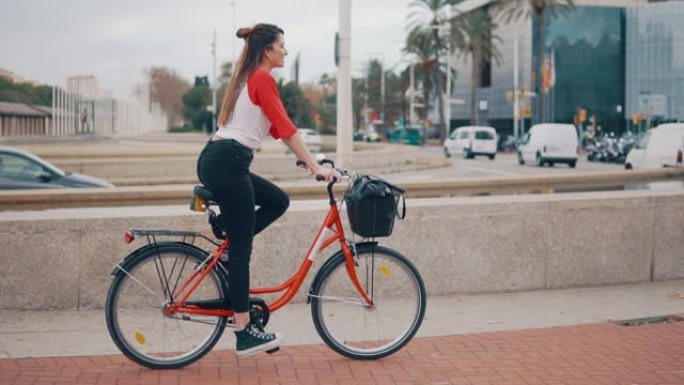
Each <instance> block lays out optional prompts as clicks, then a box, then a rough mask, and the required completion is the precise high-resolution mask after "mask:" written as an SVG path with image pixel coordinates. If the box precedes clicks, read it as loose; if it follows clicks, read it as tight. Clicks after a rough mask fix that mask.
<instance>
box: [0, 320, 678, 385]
mask: <svg viewBox="0 0 684 385" xmlns="http://www.w3.org/2000/svg"><path fill="white" fill-rule="evenodd" d="M75 343H78V341H75ZM32 384H35V385H48V384H63V385H66V384H96V385H156V384H169V385H186V384H188V385H190V384H205V385H214V384H241V385H266V384H282V385H286V384H305V385H306V384H321V385H325V384H331V385H332V384H340V385H345V384H383V385H384V384H398V385H399V384H404V385H418V384H421V385H422V384H433V385H451V384H467V385H487V384H500V385H537V384H539V385H543V384H554V385H555V384H559V385H603V384H605V385H623V384H624V385H628V384H629V385H632V384H640V385H645V384H653V385H682V384H684V322H674V323H670V324H651V325H642V326H617V325H614V324H609V323H604V324H592V325H581V326H570V327H553V328H544V329H527V330H519V331H506V332H492V333H479V334H467V335H458V336H448V337H429V338H418V339H415V340H414V341H413V342H411V343H410V344H409V345H408V346H407V347H406V348H404V349H403V350H402V351H400V352H399V353H397V354H395V355H393V356H391V357H388V358H385V359H383V360H380V361H353V360H349V359H346V358H344V357H341V356H339V355H337V354H336V353H334V352H333V351H332V350H330V349H328V348H327V347H326V346H325V345H301V346H286V347H284V348H282V350H281V351H280V352H279V353H277V354H275V355H272V356H268V355H260V356H256V357H248V358H243V359H240V360H238V359H237V358H236V357H235V355H234V354H233V353H232V352H231V351H229V350H218V351H214V352H211V353H210V354H209V355H207V356H206V357H205V358H203V359H202V360H200V361H199V362H197V363H195V364H193V365H191V366H189V367H187V368H184V369H180V370H169V371H153V370H149V369H145V368H142V367H139V366H137V365H136V364H133V363H132V362H130V361H128V359H126V358H125V357H123V356H121V355H114V356H91V357H52V358H37V359H31V358H26V359H14V360H12V359H4V360H0V385H32Z"/></svg>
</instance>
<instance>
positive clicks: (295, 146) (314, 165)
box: [281, 133, 342, 182]
mask: <svg viewBox="0 0 684 385" xmlns="http://www.w3.org/2000/svg"><path fill="white" fill-rule="evenodd" d="M281 140H282V141H283V143H285V144H286V145H287V147H289V148H290V150H291V151H292V152H293V153H294V154H295V156H296V157H297V159H298V160H301V161H303V162H304V163H306V169H307V170H309V171H311V173H312V174H316V175H321V176H323V177H325V180H326V181H328V182H330V181H331V180H332V179H333V178H334V179H336V180H340V179H342V175H340V173H339V172H337V170H333V169H331V168H326V167H322V166H321V165H319V164H318V162H316V160H315V159H314V157H313V156H312V155H311V152H309V149H308V148H307V147H306V145H305V144H304V141H302V137H301V136H299V133H294V134H293V135H292V136H290V137H289V138H281Z"/></svg>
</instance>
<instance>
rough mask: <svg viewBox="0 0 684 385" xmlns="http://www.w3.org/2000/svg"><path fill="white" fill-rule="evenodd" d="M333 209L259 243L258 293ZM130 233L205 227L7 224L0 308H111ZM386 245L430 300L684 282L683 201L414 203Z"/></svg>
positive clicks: (154, 215) (20, 217)
mask: <svg viewBox="0 0 684 385" xmlns="http://www.w3.org/2000/svg"><path fill="white" fill-rule="evenodd" d="M325 209H326V203H325V202H324V201H301V202H293V204H292V207H291V208H290V210H289V211H288V213H287V214H286V215H285V216H284V217H283V218H282V219H280V220H279V221H278V222H276V223H275V224H274V225H273V226H272V227H271V228H269V229H267V230H266V231H265V232H264V233H263V234H262V235H259V236H258V237H257V239H256V242H255V248H254V255H253V258H252V285H253V286H264V285H269V286H272V285H273V284H275V283H278V282H280V281H282V280H284V279H286V278H288V277H289V274H290V273H291V272H294V271H295V269H296V268H297V266H298V265H299V263H300V262H301V259H302V258H303V255H304V254H305V253H306V250H307V248H308V246H309V242H310V240H311V238H312V237H313V235H314V232H315V230H316V229H317V227H318V225H319V223H320V222H321V221H322V219H323V213H324V211H325ZM131 228H154V229H162V228H164V229H165V228H170V229H185V230H195V231H204V230H207V225H206V222H205V217H204V216H203V215H199V214H192V213H190V212H189V211H187V208H186V207H185V206H147V207H131V208H97V209H55V210H49V211H34V212H2V213H0V245H1V248H0V261H2V269H0V309H46V308H58V309H71V308H99V307H102V306H103V304H104V300H105V295H106V290H107V287H108V284H109V281H110V277H109V273H110V271H111V270H112V266H113V265H114V264H115V263H117V261H118V260H119V259H120V258H122V257H123V256H124V255H126V254H127V253H129V252H130V251H132V250H133V249H134V248H135V247H138V246H142V245H143V244H144V240H137V241H136V242H135V243H133V244H131V245H127V244H125V243H124V242H123V233H124V231H125V230H127V229H131ZM348 236H351V234H349V235H348ZM381 243H382V244H386V245H388V246H390V247H394V248H396V249H398V250H400V251H401V252H402V253H403V254H405V255H407V256H409V257H410V258H411V259H412V260H413V261H414V262H415V264H416V265H417V267H418V268H419V270H420V271H421V273H422V275H423V278H424V280H425V283H426V286H427V289H428V292H429V294H432V295H438V294H450V293H483V292H504V291H521V290H543V289H552V288H565V287H573V286H590V285H608V284H616V283H628V282H647V281H661V280H668V279H681V278H684V191H660V192H655V191H629V192H609V193H605V192H603V193H582V194H558V195H526V196H501V197H482V198H448V199H447V198H435V199H414V200H409V201H408V215H407V219H406V220H405V221H402V222H398V223H397V224H396V226H395V233H394V235H393V237H391V238H388V239H383V240H381ZM331 253H332V250H330V252H328V253H323V254H322V255H321V257H320V258H319V260H318V261H317V262H316V264H315V265H314V271H312V273H313V272H315V271H316V270H317V269H318V267H319V266H320V265H321V264H322V261H323V260H324V259H325V257H327V256H328V255H330V254H331ZM312 277H313V274H310V276H309V280H307V281H306V282H305V286H304V288H302V289H300V295H299V297H298V299H300V300H301V299H302V298H303V294H302V293H304V292H305V291H306V288H308V282H310V279H311V278H312Z"/></svg>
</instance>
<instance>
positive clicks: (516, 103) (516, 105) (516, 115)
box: [513, 25, 520, 140]
mask: <svg viewBox="0 0 684 385" xmlns="http://www.w3.org/2000/svg"><path fill="white" fill-rule="evenodd" d="M513 33H514V36H513V136H515V139H516V140H517V139H518V138H519V137H520V132H518V131H519V126H518V125H519V120H520V91H519V90H518V88H519V87H520V79H519V77H520V69H519V68H518V65H519V64H518V27H517V25H516V27H515V31H514V32H513Z"/></svg>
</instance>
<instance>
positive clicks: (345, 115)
mask: <svg viewBox="0 0 684 385" xmlns="http://www.w3.org/2000/svg"><path fill="white" fill-rule="evenodd" d="M338 7H339V15H338V17H339V21H338V22H339V36H340V38H339V69H338V72H337V73H338V75H337V163H338V164H340V165H342V166H344V167H349V166H350V164H351V162H352V159H353V147H352V132H351V131H352V127H351V126H352V106H351V88H352V87H351V0H338Z"/></svg>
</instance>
